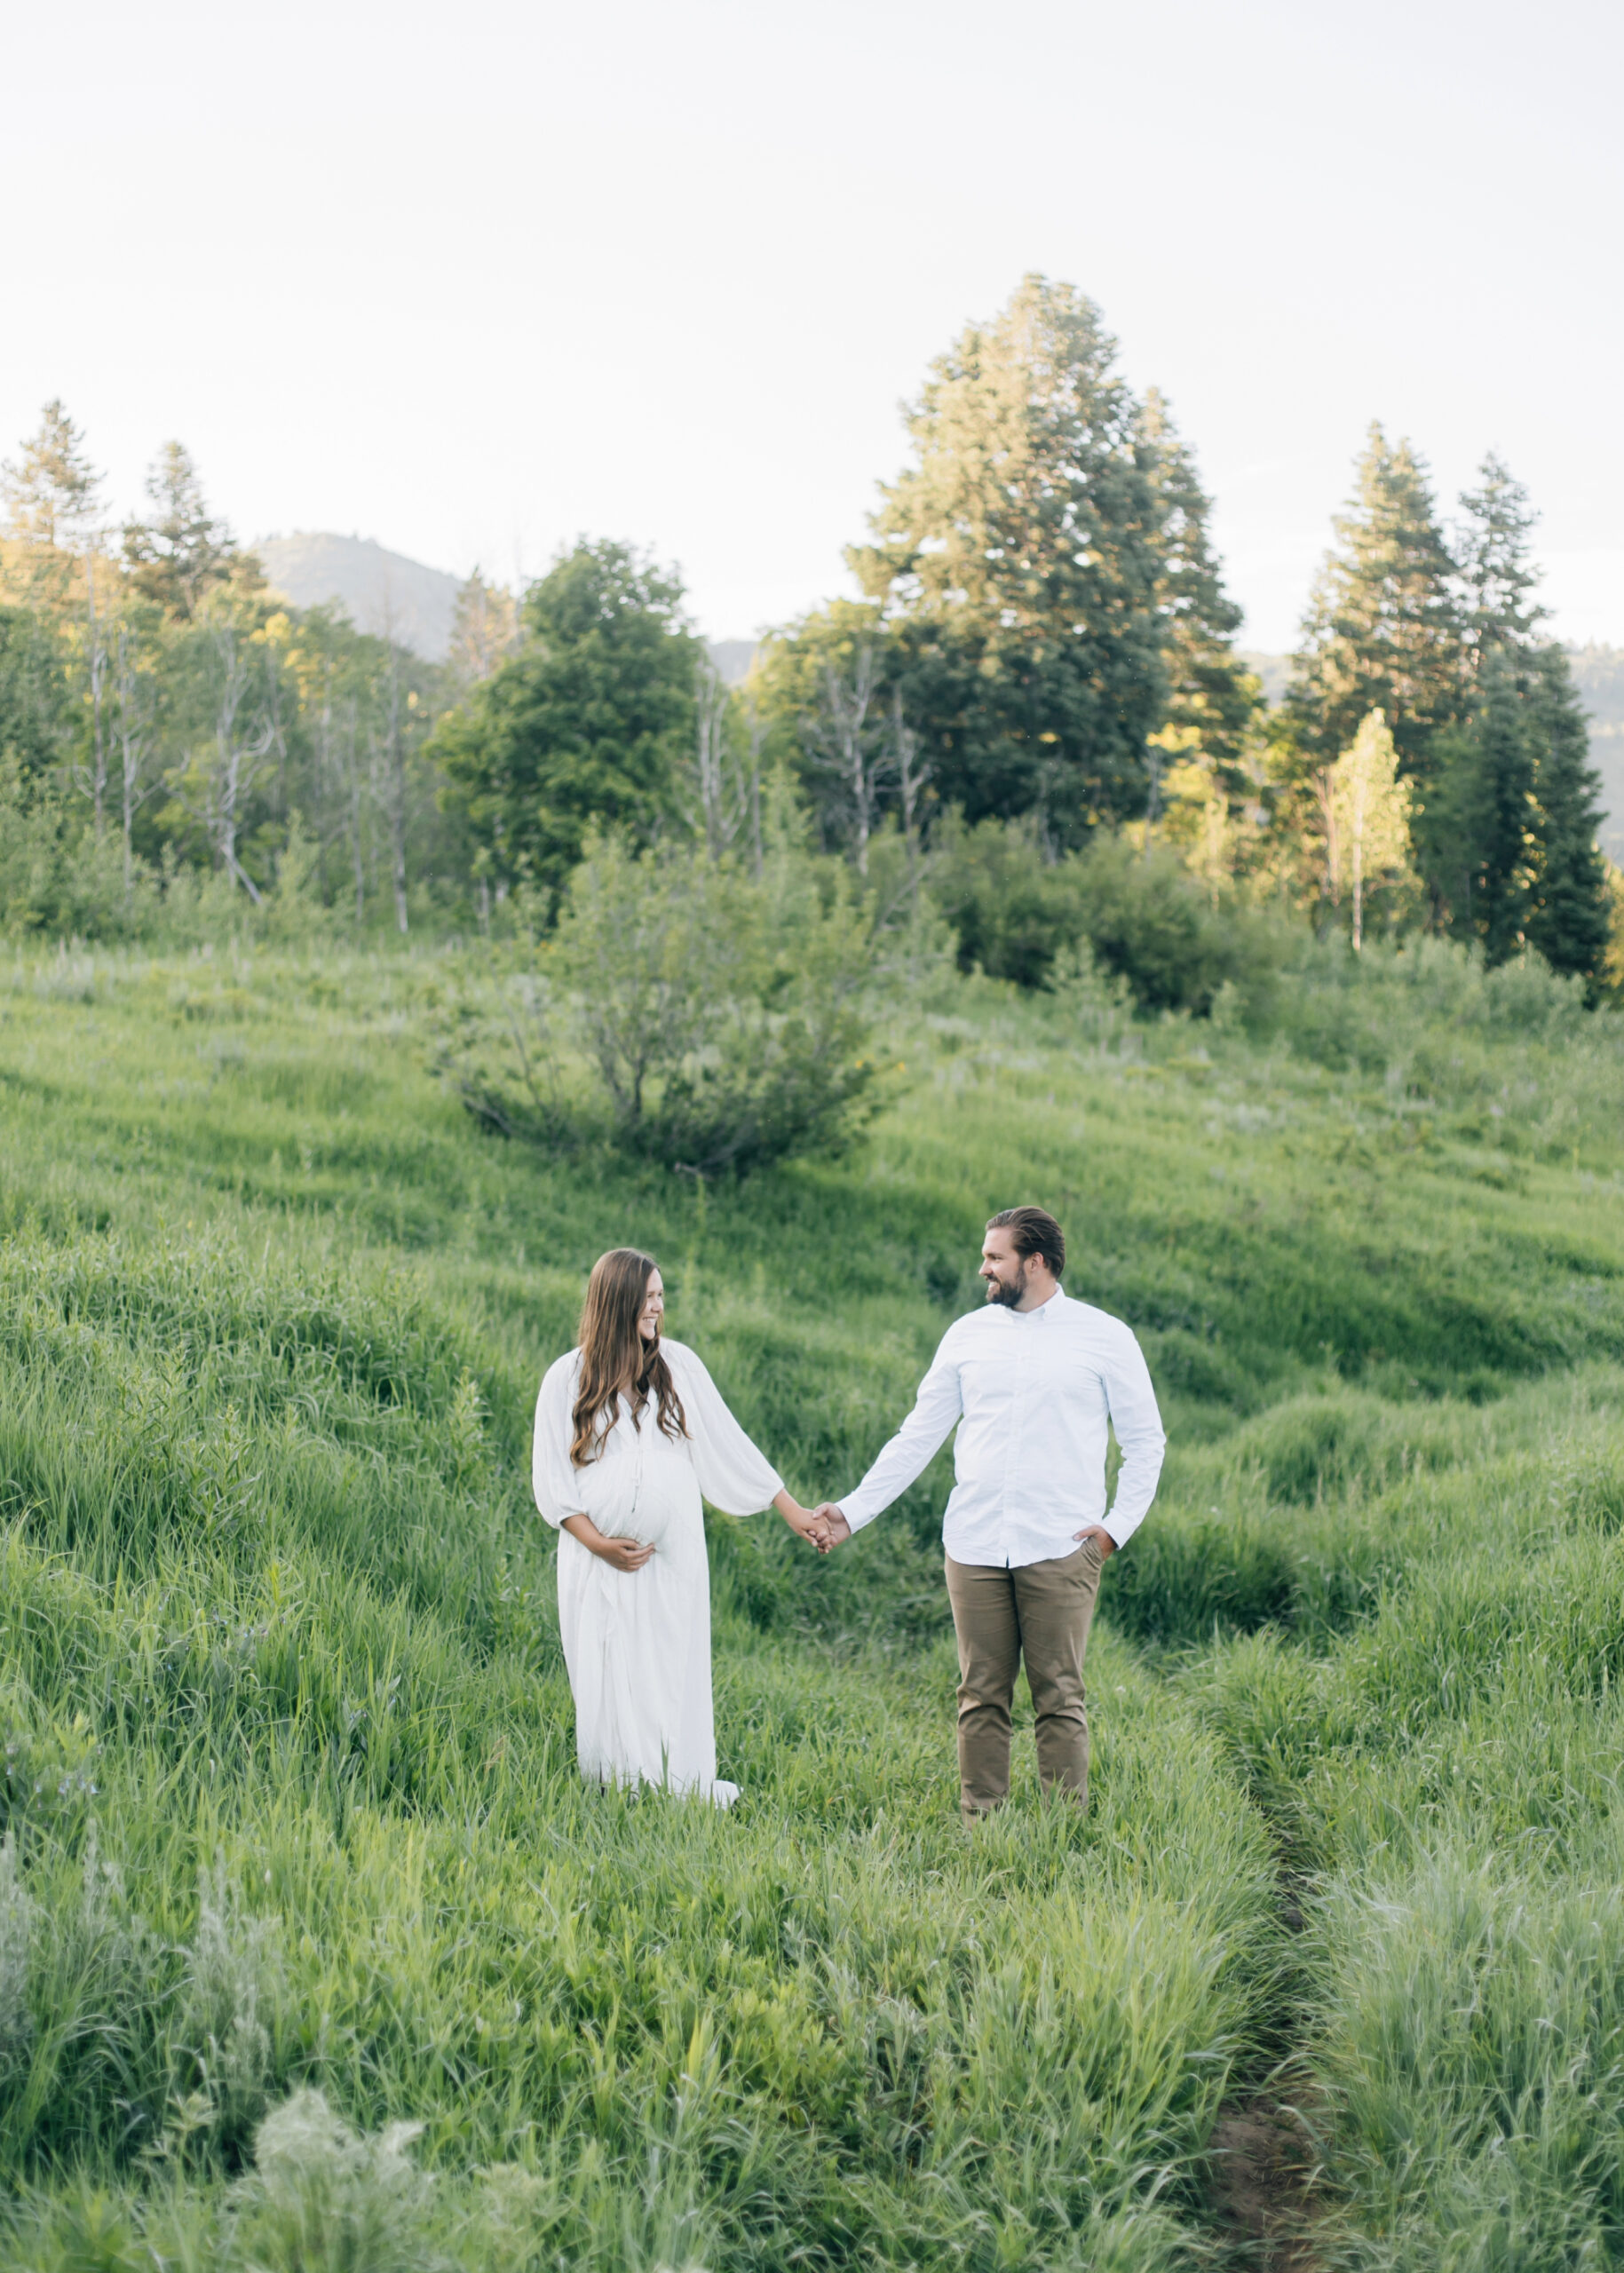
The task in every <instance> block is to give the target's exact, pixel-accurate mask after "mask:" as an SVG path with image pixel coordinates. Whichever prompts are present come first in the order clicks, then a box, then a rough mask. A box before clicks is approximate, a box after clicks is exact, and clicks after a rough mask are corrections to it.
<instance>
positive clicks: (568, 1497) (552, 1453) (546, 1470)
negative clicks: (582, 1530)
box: [530, 1350, 586, 1531]
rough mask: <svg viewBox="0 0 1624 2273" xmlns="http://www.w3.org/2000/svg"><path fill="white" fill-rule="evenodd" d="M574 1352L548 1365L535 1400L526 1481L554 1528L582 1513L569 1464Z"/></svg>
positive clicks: (577, 1481)
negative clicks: (533, 1431) (533, 1430)
mask: <svg viewBox="0 0 1624 2273" xmlns="http://www.w3.org/2000/svg"><path fill="white" fill-rule="evenodd" d="M574 1358H575V1353H574V1350H571V1351H570V1352H569V1353H568V1354H567V1355H566V1356H565V1357H562V1358H559V1359H558V1362H557V1364H556V1365H551V1366H549V1367H548V1368H547V1372H546V1374H545V1376H544V1378H543V1382H542V1393H541V1395H540V1396H539V1397H538V1398H536V1400H535V1445H534V1448H533V1450H532V1453H531V1460H530V1481H531V1485H532V1486H533V1488H534V1490H535V1504H536V1506H537V1507H538V1508H539V1509H541V1511H542V1514H543V1516H544V1517H546V1519H547V1521H548V1522H549V1523H550V1524H551V1525H552V1527H553V1529H554V1530H555V1531H557V1530H558V1526H559V1525H560V1524H561V1523H562V1522H563V1521H564V1518H565V1517H566V1516H579V1515H584V1514H585V1512H586V1510H585V1509H583V1508H582V1504H581V1479H580V1477H579V1476H578V1475H577V1473H576V1471H575V1470H574V1469H573V1468H572V1467H571V1466H570V1459H569V1440H570V1433H571V1425H572V1424H571V1406H572V1403H573V1391H574V1383H575V1365H574Z"/></svg>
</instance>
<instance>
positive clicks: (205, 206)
mask: <svg viewBox="0 0 1624 2273" xmlns="http://www.w3.org/2000/svg"><path fill="white" fill-rule="evenodd" d="M0 55H4V64H5V78H6V102H5V112H4V117H5V125H4V136H3V138H0V186H3V188H4V210H5V212H6V215H7V232H6V234H7V244H6V251H5V259H4V276H3V279H0V453H4V454H5V455H9V454H10V453H11V451H12V447H13V446H14V443H15V440H17V439H20V437H21V436H22V435H24V434H25V433H27V432H30V431H32V429H33V427H34V425H35V424H36V421H37V418H38V415H39V408H40V405H41V404H42V402H43V401H44V400H45V399H46V398H47V397H49V396H51V395H60V396H62V397H63V398H64V400H66V401H67V406H68V408H69V409H70V410H71V411H72V413H73V414H74V416H75V417H76V418H77V419H78V420H79V421H80V423H81V424H83V426H84V427H85V428H86V430H87V432H88V436H89V440H90V444H91V450H92V452H93V454H94V455H95V456H96V457H97V459H98V460H99V462H100V463H102V464H104V465H105V466H106V467H107V469H108V472H109V476H110V481H109V491H110V497H111V500H112V502H113V503H114V504H115V507H116V508H117V509H119V510H120V511H125V510H128V509H129V507H131V505H133V504H134V503H136V502H137V501H138V499H139V492H140V482H141V477H142V472H143V470H144V468H145V466H146V464H147V462H148V461H149V460H150V458H151V457H152V455H153V454H154V451H155V450H156V449H157V447H158V446H159V444H160V443H162V441H163V440H166V439H167V438H168V437H170V436H171V435H174V436H178V437H179V438H180V439H181V440H183V441H185V442H186V445H187V446H188V447H189V448H190V449H191V450H192V451H193V453H194V456H195V457H196V458H197V460H198V462H199V464H200V466H201V468H202V473H203V477H204V480H205V484H206V487H207V488H208V491H209V494H210V498H211V500H212V501H213V502H214V503H215V504H216V506H217V509H218V510H219V511H223V512H224V513H225V514H226V516H227V517H228V519H230V520H231V521H232V523H233V524H234V527H236V529H237V530H238V532H239V534H240V535H244V536H249V537H251V536H254V535H268V534H271V533H273V532H279V531H281V532H286V531H289V530H292V529H296V528H305V529H332V530H337V531H341V532H344V533H346V534H347V533H350V532H355V533H357V534H359V535H363V536H375V537H376V538H377V539H378V540H379V541H380V542H381V543H384V544H385V545H388V546H390V547H392V549H394V550H398V551H400V552H405V553H408V554H410V555H412V556H413V557H415V558H418V559H421V560H425V561H429V562H432V563H433V564H434V565H435V566H441V567H445V568H449V569H453V570H455V571H456V572H457V573H459V574H461V573H465V572H466V571H467V569H469V568H470V567H471V566H473V564H474V563H475V562H476V561H479V562H481V563H483V565H484V566H485V567H486V568H487V571H488V572H490V573H493V574H498V575H501V576H503V577H507V578H511V577H512V575H513V574H515V572H516V571H517V572H519V573H523V574H535V573H536V572H537V571H538V570H539V569H540V568H542V567H543V566H544V565H545V563H546V561H547V559H548V558H549V556H550V555H551V552H552V551H553V550H554V549H555V548H556V547H557V546H558V544H559V543H564V542H566V541H567V540H569V539H570V538H571V537H573V536H574V535H575V534H576V533H578V532H581V531H585V532H588V533H590V534H593V535H614V536H622V537H628V538H630V539H632V540H634V541H636V542H637V543H641V544H646V545H650V546H652V547H654V550H656V551H657V553H658V554H659V555H660V556H661V558H664V559H667V560H675V561H677V563H679V564H680V566H681V568H682V570H683V573H684V574H685V578H686V580H687V582H688V585H689V589H690V591H691V594H692V604H693V610H694V613H695V614H696V616H697V618H698V620H699V622H700V623H701V628H702V629H703V630H706V631H707V632H709V634H710V635H711V636H712V637H714V638H725V637H741V636H744V635H747V634H749V633H751V632H753V631H754V630H757V628H758V627H760V626H762V625H764V624H766V623H769V622H777V621H781V620H782V619H784V618H785V617H787V616H789V615H791V614H796V613H797V612H799V611H800V610H802V609H804V608H805V607H807V606H812V605H813V604H815V603H816V602H817V601H818V600H820V598H825V597H827V596H828V595H829V594H831V593H833V592H836V591H838V590H843V589H844V569H843V567H842V563H841V548H842V546H843V544H844V543H847V542H849V541H850V540H852V539H853V538H856V537H859V536H860V535H862V534H863V532H864V527H865V516H866V514H867V511H868V510H869V508H870V506H871V504H872V503H873V500H874V485H875V482H876V480H879V479H888V478H890V477H891V475H893V474H894V473H895V471H897V469H898V468H899V465H900V464H901V463H902V462H903V458H904V455H905V441H904V436H903V432H902V428H901V423H900V416H899V405H900V403H901V401H902V400H903V399H904V398H906V397H909V396H911V395H913V394H914V393H915V392H916V390H917V388H918V386H919V384H920V382H921V379H922V378H923V374H924V371H925V368H926V365H927V363H928V362H929V360H930V359H931V356H932V355H934V354H935V353H937V352H939V350H940V349H942V348H943V347H944V346H946V345H947V343H948V342H949V341H950V340H951V339H952V338H953V337H955V334H956V333H957V332H958V330H959V329H960V328H961V327H962V325H963V323H964V321H966V320H967V319H969V318H970V317H974V316H986V315H990V314H991V313H994V311H995V310H996V309H997V308H998V307H999V306H1000V305H1002V302H1003V301H1004V300H1005V299H1006V298H1007V297H1008V296H1009V294H1010V290H1011V289H1013V287H1014V285H1015V284H1016V282H1017V281H1018V279H1019V277H1020V276H1021V275H1022V273H1024V272H1025V271H1026V270H1028V269H1037V270H1042V271H1044V272H1046V273H1049V274H1050V275H1051V276H1055V277H1058V278H1064V279H1066V280H1067V281H1071V282H1073V283H1074V284H1076V285H1078V286H1080V287H1081V289H1083V290H1084V291H1086V292H1088V293H1089V294H1090V295H1091V296H1092V297H1094V298H1095V299H1096V300H1097V302H1098V304H1099V305H1100V307H1101V308H1102V309H1103V311H1104V313H1105V319H1106V321H1107V323H1108V324H1109V326H1110V328H1111V329H1112V330H1113V332H1114V333H1115V334H1116V336H1117V337H1118V338H1119V339H1120V340H1121V346H1122V356H1123V365H1124V368H1125V369H1126V371H1127V373H1128V375H1129V377H1130V378H1131V379H1132V380H1133V381H1134V382H1135V384H1137V385H1140V386H1143V385H1146V384H1152V383H1154V384H1159V385H1160V386H1161V388H1162V389H1163V390H1164V392H1166V393H1167V394H1168V397H1169V399H1170V401H1171V404H1172V408H1173V411H1174V415H1175V416H1176V419H1177V421H1178V424H1179V425H1180V427H1181V429H1182V431H1183V432H1184V434H1185V436H1186V437H1187V439H1188V440H1190V442H1191V443H1192V445H1193V447H1194V449H1195V452H1196V455H1197V459H1198V462H1199V463H1200V468H1201V471H1202V474H1203V477H1204V479H1205V480H1206V483H1207V486H1208V489H1209V490H1210V491H1211V492H1212V493H1213V495H1214V496H1215V498H1216V535H1217V539H1218V543H1219V545H1220V548H1221V550H1222V551H1223V553H1224V558H1225V560H1226V562H1227V566H1228V573H1229V577H1230V582H1231V586H1232V590H1233V591H1234V592H1235V595H1236V597H1237V598H1239V599H1240V601H1241V602H1242V604H1243V605H1244V606H1245V607H1246V609H1247V612H1248V622H1247V627H1246V630H1245V632H1244V633H1243V635H1242V636H1243V638H1244V640H1245V641H1246V642H1247V643H1248V644H1249V645H1256V646H1260V647H1264V648H1269V649H1276V648H1280V647H1284V646H1286V645H1289V643H1290V642H1291V639H1292V638H1293V636H1294V633H1295V625H1296V622H1297V619H1298V616H1299V614H1300V613H1301V610H1302V606H1303V599H1304V596H1305V594H1306V590H1307V587H1308V583H1309V580H1310V577H1311V574H1312V571H1313V568H1314V566H1315V564H1316V562H1317V560H1318V558H1319V554H1320V552H1321V551H1322V550H1323V548H1324V546H1325V544H1326V543H1327V537H1328V535H1329V518H1330V515H1331V514H1332V512H1333V511H1335V509H1336V507H1337V505H1338V504H1339V503H1340V502H1341V500H1342V498H1343V495H1345V493H1346V490H1347V487H1348V481H1349V473H1350V469H1351V462H1352V459H1353V456H1354V454H1355V452H1356V451H1357V450H1358V448H1359V445H1360V443H1361V440H1362V438H1363V435H1364V432H1365V429H1366V427H1367V424H1368V422H1369V421H1370V420H1371V419H1372V418H1373V417H1379V418H1381V419H1382V421H1383V422H1384V423H1385V424H1387V426H1388V427H1389V429H1390V431H1391V432H1395V433H1403V434H1407V435H1409V436H1410V437H1411V438H1412V439H1413V440H1414V442H1415V443H1416V444H1417V446H1418V447H1420V448H1422V450H1423V451H1424V453H1425V454H1426V455H1427V456H1428V457H1429V458H1430V462H1431V464H1432V467H1433V469H1434V472H1435V475H1436V477H1437V479H1438V486H1439V488H1440V490H1441V492H1442V494H1443V495H1444V497H1445V499H1446V502H1447V503H1450V504H1453V501H1454V495H1455V493H1456V492H1457V491H1458V490H1459V489H1460V487H1462V483H1463V482H1465V481H1466V480H1467V479H1469V478H1470V474H1471V471H1472V469H1473V467H1474V466H1475V464H1476V463H1477V460H1478V459H1479V458H1480V456H1481V455H1482V453H1483V451H1484V450H1485V448H1486V447H1490V446H1491V445H1492V446H1493V447H1497V448H1498V449H1499V450H1501V453H1502V454H1503V455H1505V456H1506V457H1507V458H1508V459H1509V462H1510V463H1511V466H1512V469H1513V471H1515V472H1516V473H1517V475H1518V476H1519V477H1520V478H1521V479H1523V480H1524V481H1525V482H1526V483H1527V484H1528V486H1529V487H1530V488H1531V489H1532V491H1533V496H1534V500H1535V502H1536V503H1537V504H1538V505H1539V507H1540V508H1541V511H1542V513H1543V516H1544V519H1543V524H1542V527H1541V532H1540V545H1541V553H1542V556H1543V558H1544V559H1545V560H1546V562H1547V564H1548V568H1549V583H1548V588H1547V596H1548V598H1549V599H1550V600H1551V602H1552V604H1553V606H1555V607H1556V609H1557V616H1556V626H1557V630H1560V631H1561V632H1562V633H1563V634H1564V635H1565V636H1566V637H1569V638H1578V639H1584V638H1603V639H1608V640H1612V641H1614V642H1618V643H1624V451H1621V450H1620V433H1619V428H1620V392H1619V374H1620V369H1621V368H1624V296H1621V295H1620V289H1619V279H1620V210H1621V203H1624V201H1621V197H1620V191H1621V188H1624V132H1621V131H1620V123H1619V112H1618V104H1619V89H1620V84H1624V9H1620V6H1619V5H1618V4H1617V0H1607V4H1599V0H1543V4H1541V6H1540V7H1538V8H1537V9H1536V8H1534V7H1532V6H1530V5H1529V4H1527V0H1519V4H1517V5H1515V6H1513V5H1509V4H1506V0H1470V4H1465V0H1402V4H1397V0H1378V4H1373V5H1366V6H1363V7H1350V6H1346V5H1328V4H1314V0H1246V4H1239V0H1238V4H1231V5H1225V4H1223V0H1167V4H1164V5H1162V6H1160V7H1157V8H1150V7H1144V6H1141V7H1139V8H1131V7H1130V8H1123V7H1121V6H1120V5H1112V6H1106V5H1099V4H1095V0H1086V4H1072V5H1062V4H1056V0H1002V4H1001V5H999V6H996V7H994V6H986V5H981V6H970V5H965V4H962V0H823V4H822V5H820V6H819V7H818V8H817V9H815V10H812V9H808V8H806V7H804V6H799V7H789V6H776V7H775V6H772V4H770V0H756V4H753V5H747V4H735V0H666V4H663V5H656V4H654V0H622V4H620V5H617V6H605V5H599V6H598V7H596V8H593V7H588V6H582V5H580V4H575V5H572V6H568V7H565V6H561V5H558V4H552V0H533V4H530V5H519V4H516V0H478V4H475V5H472V6H468V5H463V6H461V7H456V6H450V7H446V6H442V7H440V8H429V7H426V6H424V5H421V4H418V0H389V4H387V5H384V4H383V0H321V4H313V0H292V4H283V5H280V6H273V7H260V8H252V9H250V8H244V7H242V6H238V5H234V4H231V0H207V4H202V0H192V4H186V0H118V4H116V5H114V4H110V0H81V4H80V5H79V6H78V7H76V8H75V10H74V11H73V12H72V14H71V16H68V15H65V14H64V13H63V12H61V11H60V10H47V9H44V8H43V7H41V6H40V5H39V4H38V0H29V4H28V6H27V7H26V8H25V7H22V6H20V5H19V4H17V0H0Z"/></svg>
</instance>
